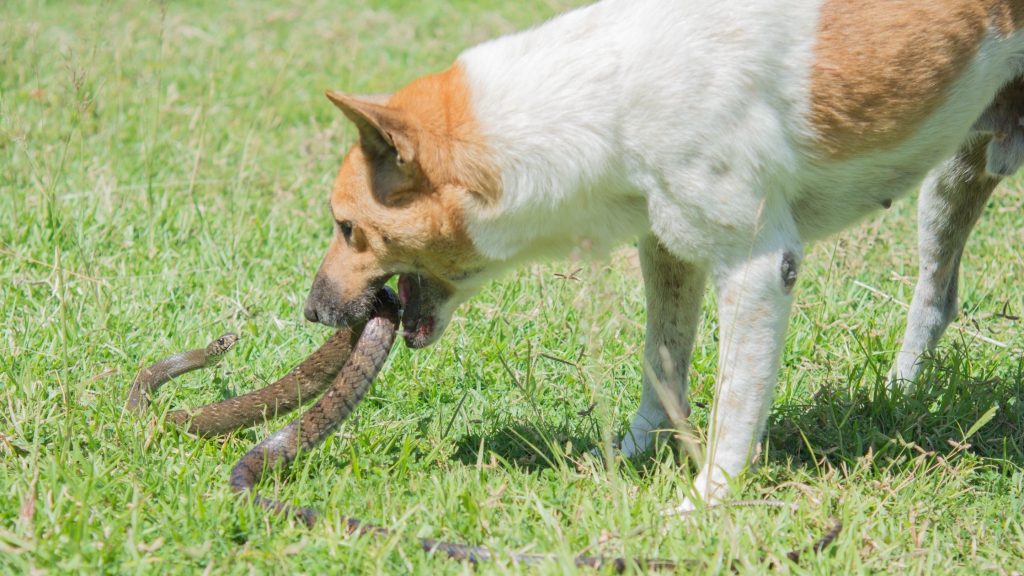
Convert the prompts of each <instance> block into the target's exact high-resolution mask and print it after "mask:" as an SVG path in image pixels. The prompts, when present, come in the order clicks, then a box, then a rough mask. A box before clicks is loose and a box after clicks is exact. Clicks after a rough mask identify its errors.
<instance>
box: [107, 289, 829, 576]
mask: <svg viewBox="0 0 1024 576" xmlns="http://www.w3.org/2000/svg"><path fill="white" fill-rule="evenodd" d="M399 321H400V312H399V304H398V300H397V298H396V297H395V295H394V293H393V292H392V291H391V290H390V289H386V288H385V289H384V290H382V291H381V292H380V293H379V294H378V296H377V302H376V306H375V309H374V313H373V314H372V315H371V316H370V318H369V319H368V320H367V321H366V323H365V324H364V325H362V326H353V327H349V328H342V329H340V330H338V331H337V332H336V333H335V334H334V335H333V336H331V337H330V338H329V339H328V340H327V342H325V343H324V344H323V345H322V346H321V347H320V348H319V349H317V351H316V352H314V353H313V354H311V355H310V356H309V357H308V358H307V359H306V360H304V361H303V362H302V363H301V364H299V365H298V366H297V367H295V368H294V369H293V370H292V371H291V372H289V373H288V374H286V375H285V376H284V377H282V378H281V379H280V380H278V381H276V382H274V383H273V384H270V385H269V386H267V387H265V388H262V389H259V390H256V391H254V392H250V393H248V394H245V395H242V396H237V397H235V398H230V399H228V400H224V401H221V402H216V403H213V404H209V405H206V406H202V407H200V408H195V409H191V410H175V411H173V412H169V413H168V416H167V417H168V419H170V420H171V421H172V422H174V423H175V424H176V425H178V426H180V427H183V428H184V427H186V425H187V430H188V431H189V432H191V433H194V434H198V435H201V436H216V435H221V434H226V433H228V432H230V431H233V430H237V429H239V428H245V427H248V426H252V425H253V424H256V423H258V422H262V421H264V420H266V419H269V418H273V417H275V416H280V415H283V414H286V413H288V412H289V411H291V410H294V409H295V408H297V407H298V406H300V405H301V404H302V403H303V402H304V401H306V400H310V399H312V398H314V397H316V396H317V395H318V394H320V393H321V392H323V396H321V397H320V399H319V400H318V401H317V402H316V403H315V404H313V405H312V406H311V407H310V408H309V409H308V410H306V412H304V413H303V414H302V415H301V416H300V417H298V418H296V419H295V420H293V421H292V422H291V423H289V424H288V425H287V426H285V427H284V428H282V429H281V430H279V431H277V432H275V433H274V434H272V435H270V436H269V437H267V438H266V439H265V440H263V441H262V442H260V443H259V444H258V445H256V447H255V448H253V449H252V450H250V451H249V452H247V453H246V454H245V456H243V457H242V459H241V460H239V461H238V463H237V464H236V465H235V467H234V468H233V469H232V470H231V479H230V485H231V488H232V489H233V490H234V491H235V492H239V493H250V494H251V495H252V500H253V502H254V503H256V504H258V505H259V506H262V507H263V508H266V509H268V510H271V511H274V512H278V513H283V514H286V515H290V516H294V517H296V518H299V519H301V520H302V521H303V522H305V523H306V524H307V525H309V526H312V525H313V524H314V523H315V522H316V520H317V516H318V514H317V512H316V511H315V510H313V509H311V508H305V507H301V506H291V505H288V504H284V503H282V502H278V501H276V500H272V499H270V498H266V497H263V496H260V495H259V494H258V493H256V491H255V487H256V485H257V484H258V483H259V481H260V480H261V479H262V478H263V476H264V475H265V474H266V473H267V472H268V471H270V470H272V469H277V468H283V467H286V466H288V465H289V464H291V462H292V461H294V460H295V457H296V455H297V454H298V452H299V451H300V450H308V449H310V448H313V447H314V446H316V445H317V444H319V443H320V442H321V441H322V440H323V439H324V438H325V437H326V436H327V435H328V434H329V433H331V432H332V431H333V430H334V429H335V428H337V427H338V425H339V424H341V422H342V421H344V420H345V418H346V417H348V415H349V414H350V413H351V412H352V410H354V409H355V407H356V404H358V403H359V401H360V400H362V398H363V396H364V395H365V394H366V392H367V391H368V390H369V388H370V384H371V383H372V382H373V379H374V378H375V377H376V376H377V373H378V372H379V371H380V369H381V367H382V366H383V365H384V362H385V360H387V357H388V354H389V353H390V351H391V347H392V344H393V343H394V340H395V333H396V331H397V329H398V324H399ZM237 341H238V336H236V335H235V334H230V333H229V334H225V335H223V336H221V337H220V338H218V339H216V340H214V341H213V342H211V343H210V344H209V345H208V346H207V347H206V348H198V349H195V350H190V351H187V352H182V353H180V354H175V355H173V356H170V357H168V358H166V359H164V360H161V361H159V362H156V363H155V364H152V365H150V366H148V367H146V368H144V369H142V370H141V371H140V372H139V375H138V376H137V377H136V378H135V381H134V382H133V384H132V387H131V390H130V391H129V393H128V401H127V403H126V408H127V409H128V410H130V411H132V412H136V413H139V412H142V411H143V410H145V408H146V407H147V406H148V403H149V402H148V398H149V395H150V394H152V393H153V392H155V391H156V390H157V389H158V388H159V387H160V386H161V385H163V384H164V383H166V382H168V381H169V380H171V379H173V378H175V377H177V376H180V375H182V374H185V373H186V372H190V371H192V370H196V369H199V368H205V367H209V366H212V365H214V364H216V363H217V362H218V361H219V360H220V358H221V357H222V356H223V355H224V353H226V352H227V351H228V350H230V349H231V347H232V346H234V344H235V343H236V342H237ZM325 389H326V392H324V390H325ZM343 520H344V522H345V523H346V525H347V527H348V530H349V531H350V532H353V533H361V534H370V535H375V536H386V535H389V534H390V533H391V532H390V531H389V530H388V529H387V528H384V527H382V526H376V525H373V524H367V523H364V522H362V521H361V520H359V519H357V518H354V517H344V518H343ZM840 529H841V524H839V523H836V524H835V526H834V527H833V528H832V530H830V531H829V532H828V533H827V534H826V535H825V536H824V537H822V538H820V539H819V540H818V541H816V542H815V543H814V544H812V545H811V546H809V547H808V548H807V549H810V550H813V551H814V552H817V551H820V550H821V549H823V548H824V547H825V546H827V545H828V544H829V543H830V542H832V540H834V539H835V537H836V535H838V533H839V530H840ZM418 542H419V545H420V547H421V548H422V549H423V550H425V551H427V552H431V553H432V552H439V553H442V554H444V555H445V556H447V557H448V558H451V559H454V560H462V561H468V562H472V563H477V562H480V561H487V560H494V559H500V558H505V559H508V560H511V561H512V562H517V563H518V562H522V563H532V562H538V561H543V560H550V559H552V558H553V556H551V555H543V554H522V553H515V552H509V553H505V554H500V553H496V552H494V551H492V550H490V549H487V548H484V547H480V546H469V545H465V544H455V543H450V542H443V541H440V540H434V539H432V538H419V539H418ZM805 550H806V549H805ZM801 552H802V550H794V551H792V552H790V553H789V554H788V557H789V558H790V559H791V560H793V561H796V560H797V559H798V558H799V556H800V554H801ZM574 561H575V563H576V565H577V566H586V567H594V568H601V567H609V568H611V569H612V570H614V571H615V572H623V571H625V570H626V569H627V568H629V567H634V568H639V569H641V570H672V569H675V568H676V563H675V562H672V561H670V560H662V559H657V558H650V559H648V558H633V559H627V558H621V557H618V558H613V557H604V556H587V555H582V554H581V555H578V556H576V557H575V559H574Z"/></svg>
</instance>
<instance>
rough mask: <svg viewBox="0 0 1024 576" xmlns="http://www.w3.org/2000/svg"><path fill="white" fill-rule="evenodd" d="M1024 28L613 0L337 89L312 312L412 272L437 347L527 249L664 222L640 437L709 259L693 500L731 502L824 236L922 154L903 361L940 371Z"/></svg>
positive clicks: (662, 411) (926, 9)
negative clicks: (710, 394)
mask: <svg viewBox="0 0 1024 576" xmlns="http://www.w3.org/2000/svg"><path fill="white" fill-rule="evenodd" d="M1022 28H1024V1H1004V0H929V1H928V2H924V1H921V2H913V1H899V2H893V1H889V0H863V1H861V2H848V1H846V0H770V1H769V0H749V1H737V2H728V3H722V2H699V1H696V0H693V1H671V0H604V1H602V2H598V3H596V4H593V5H590V6H587V7H583V8H579V9H576V10H574V11H571V12H568V13H566V14H563V15H561V16H558V17H556V18H554V19H552V20H550V21H549V22H547V23H545V24H543V25H540V26H538V27H536V28H533V29H531V30H528V31H525V32H521V33H518V34H513V35H510V36H505V37H501V38H498V39H495V40H492V41H489V42H486V43H483V44H480V45H478V46H475V47H472V48H470V49H468V50H466V51H465V52H463V53H462V54H461V55H460V56H459V57H458V59H457V60H456V62H455V63H454V64H453V65H452V66H451V67H450V68H448V69H447V70H444V71H442V72H440V73H437V74H432V75H428V76H425V77H422V78H420V79H418V80H415V81H413V82H412V83H410V84H408V85H407V86H405V87H404V88H401V89H400V90H398V91H396V92H395V93H393V94H390V95H381V96H371V97H359V96H353V95H349V94H344V93H341V92H334V91H328V92H327V97H328V98H329V99H330V101H331V102H333V103H334V105H336V106H337V107H338V108H340V109H341V111H342V112H343V113H344V114H345V116H347V117H348V119H349V120H351V122H352V123H354V124H355V127H356V129H357V130H358V133H359V141H358V143H357V144H356V145H355V146H353V147H352V148H351V150H350V151H349V152H348V154H347V156H346V157H345V158H344V161H343V162H342V165H341V168H340V170H339V172H338V175H337V178H336V179H335V181H334V185H333V190H332V193H331V197H330V211H331V215H332V217H333V219H334V221H335V223H336V232H335V234H334V236H333V238H332V240H331V243H330V246H329V248H328V250H327V254H326V256H325V257H324V260H323V263H322V264H321V266H320V268H319V270H318V272H317V274H316V277H315V279H314V281H313V284H312V288H311V290H310V292H309V296H308V299H307V302H306V307H305V315H306V318H307V319H309V320H310V321H313V322H321V323H323V324H327V325H329V326H342V325H347V324H349V323H352V322H356V321H358V320H360V319H362V318H364V317H365V316H366V315H367V314H368V313H369V311H370V308H371V304H372V301H373V297H374V296H373V295H374V293H375V292H376V291H377V290H378V289H379V288H380V287H381V286H382V285H383V284H384V283H385V282H386V281H388V280H389V279H390V278H393V277H394V276H396V275H397V276H398V292H399V297H400V299H401V301H402V304H403V318H402V321H403V326H404V339H405V342H406V344H407V345H408V346H409V347H411V348H420V347H423V346H427V345H429V344H431V343H433V342H435V341H436V340H437V339H438V337H439V336H440V335H441V333H442V332H443V331H444V329H445V327H446V326H447V324H448V322H449V320H450V318H451V316H452V314H453V312H454V310H455V309H456V308H457V307H458V306H459V304H461V303H462V302H465V301H466V300H467V299H468V298H470V297H471V296H472V295H473V294H474V293H475V292H476V291H477V290H478V289H479V288H480V287H481V286H482V285H483V284H485V283H487V282H489V281H491V280H494V279H496V278H498V277H500V276H501V275H502V274H503V273H504V272H506V271H508V270H510V269H513V268H515V267H517V266H519V265H521V264H523V263H525V262H528V261H531V260H536V259H539V258H552V257H559V256H564V255H566V254H567V253H569V252H570V250H572V249H573V248H574V247H577V246H581V245H585V246H587V247H588V250H589V252H591V253H596V254H601V253H605V252H607V251H609V250H610V249H612V248H614V247H616V246H617V245H619V244H622V243H624V242H627V241H630V240H633V239H639V240H638V243H639V253H640V260H641V269H642V275H643V279H644V285H645V290H646V299H647V320H646V342H645V348H644V353H643V362H644V364H645V371H644V372H645V374H646V376H645V377H644V379H643V390H642V393H641V398H640V406H639V409H638V410H637V412H636V415H635V417H634V418H633V419H632V422H631V424H630V427H629V431H628V432H627V433H626V434H625V435H624V437H623V438H622V441H621V445H620V450H621V452H622V453H623V454H624V455H625V456H631V455H634V454H637V453H640V452H642V451H644V450H646V449H648V448H649V447H650V445H651V443H652V439H653V436H654V433H655V431H656V430H657V429H658V428H659V427H661V426H663V425H664V424H665V423H666V422H667V421H668V416H669V414H668V412H667V410H666V406H667V405H670V404H671V403H676V404H677V405H679V406H682V407H683V410H684V411H685V412H686V413H687V414H688V404H687V403H686V388H687V376H686V373H687V370H686V369H685V367H686V366H688V364H689V360H690V355H691V349H692V347H693V341H694V335H695V330H696V326H697V323H698V315H699V314H700V306H701V301H702V296H703V293H704V291H705V287H706V285H707V284H709V283H710V284H711V285H712V286H713V288H714V290H715V291H716V293H717V302H718V310H717V312H718V315H719V326H720V328H719V359H718V376H717V385H716V397H715V403H714V406H713V413H712V416H711V418H710V424H709V428H710V429H709V433H708V446H707V449H706V450H705V456H704V462H703V463H702V467H701V470H700V472H699V474H698V476H697V477H696V479H695V483H694V492H693V496H692V497H691V498H688V499H687V500H685V501H684V502H682V503H681V504H680V505H679V509H680V510H688V509H691V508H692V507H693V506H695V505H697V504H698V503H699V502H701V501H703V502H705V503H714V502H718V501H720V500H722V499H723V498H725V497H726V496H727V484H728V481H729V480H730V478H733V477H735V476H737V475H738V474H740V473H742V472H743V471H744V469H745V468H746V466H747V465H748V463H749V462H750V460H751V457H752V453H753V450H754V447H755V446H756V444H757V442H758V441H759V440H760V438H761V435H762V434H763V430H764V426H765V421H766V418H767V414H768V411H769V407H770V404H771V400H772V395H773V388H774V386H775V382H776V379H777V373H778V371H779V367H780V366H779V363H780V356H781V353H782V347H783V343H784V341H785V333H786V327H787V322H788V317H789V313H790V308H791V304H792V300H793V289H794V286H795V284H796V281H797V279H798V277H799V274H800V272H799V271H800V264H801V259H802V255H803V247H804V245H805V244H807V243H808V242H812V241H814V240H817V239H821V238H824V237H826V236H828V235H830V234H833V233H835V232H837V231H839V230H842V229H844V228H847V227H849V226H851V225H852V224H854V223H856V222H858V221H859V220H861V219H862V218H864V217H866V216H868V215H870V214H872V213H873V212H876V211H878V210H881V209H883V208H887V207H889V206H890V205H891V203H892V202H893V201H894V200H896V199H897V198H899V197H900V196H903V195H905V194H906V193H907V192H908V191H909V190H910V189H911V188H912V187H913V186H915V185H916V184H918V183H920V182H921V181H922V179H923V181H924V184H923V187H922V191H921V195H920V214H919V219H920V224H919V244H920V278H919V281H918V283H917V287H916V290H915V293H914V297H913V302H912V306H911V310H910V313H909V317H908V322H907V329H906V334H905V336H904V341H903V346H902V349H901V350H900V351H899V353H898V355H897V357H896V362H895V367H894V368H893V371H892V373H891V374H892V382H893V383H894V385H904V383H909V382H913V381H914V379H915V378H916V377H917V376H918V375H919V373H920V370H921V366H922V357H923V356H925V355H926V354H927V352H928V351H930V350H931V349H932V348H933V347H934V346H935V344H936V341H937V340H938V339H939V337H940V336H941V335H942V333H943V331H944V330H945V328H946V327H947V325H948V324H949V323H950V321H951V320H952V318H953V316H954V315H955V314H956V310H957V304H956V299H957V277H958V274H959V272H958V270H959V263H960V258H961V254H962V252H963V248H964V243H965V242H966V240H967V237H968V235H969V233H970V231H971V228H972V227H973V225H974V223H975V221H976V220H977V219H978V217H979V215H980V214H981V212H982V209H983V207H984V205H985V203H986V200H987V199H988V197H989V194H990V193H991V192H992V190H993V189H994V188H995V187H996V185H997V184H998V183H999V181H1000V180H1001V179H1002V178H1003V177H1005V176H1007V175H1009V174H1012V173H1013V172H1014V171H1015V170H1017V168H1018V167H1019V166H1020V164H1021V163H1022V161H1024V128H1022V125H1021V122H1022V121H1021V118H1022V117H1024V66H1022V65H1024V32H1022ZM673 365H674V366H676V367H679V368H678V369H676V370H669V369H666V366H673Z"/></svg>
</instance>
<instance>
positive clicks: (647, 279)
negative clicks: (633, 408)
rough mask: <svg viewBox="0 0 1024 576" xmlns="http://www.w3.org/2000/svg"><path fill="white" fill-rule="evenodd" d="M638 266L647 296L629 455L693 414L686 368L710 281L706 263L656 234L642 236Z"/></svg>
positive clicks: (626, 447)
mask: <svg viewBox="0 0 1024 576" xmlns="http://www.w3.org/2000/svg"><path fill="white" fill-rule="evenodd" d="M640 268H641V270H642V272H643V276H644V289H645V290H646V295H647V337H646V340H645V341H644V376H643V382H644V385H643V392H642V393H641V396H640V408H639V409H638V410H637V412H636V416H634V417H633V422H632V423H631V424H630V426H629V432H628V433H627V434H626V435H625V437H623V438H622V454H623V455H625V456H627V457H629V456H633V455H635V454H638V453H640V452H643V451H645V450H647V449H648V448H650V446H651V443H652V442H653V440H654V434H655V432H656V431H657V429H658V428H659V427H661V426H662V425H664V424H669V423H670V422H671V421H672V420H673V419H675V418H685V417H686V416H688V415H689V413H690V407H689V404H688V403H687V401H686V382H687V371H688V368H689V366H690V354H691V352H692V351H693V339H694V336H695V335H696V332H697V323H698V321H699V320H700V305H701V301H702V300H703V297H704V285H705V283H706V281H707V271H706V270H705V268H704V267H701V266H698V265H695V264H690V263H688V262H683V261H682V260H680V259H678V258H676V257H675V256H673V255H672V254H670V253H669V252H668V250H666V249H665V248H664V247H662V245H661V244H660V243H659V241H658V239H657V238H656V237H654V236H653V235H650V236H647V237H646V238H644V239H643V240H641V241H640Z"/></svg>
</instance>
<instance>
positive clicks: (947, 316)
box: [890, 138, 999, 384]
mask: <svg viewBox="0 0 1024 576" xmlns="http://www.w3.org/2000/svg"><path fill="white" fill-rule="evenodd" d="M987 145H988V138H977V139H975V140H974V141H973V142H970V143H968V144H967V145H966V146H964V147H963V148H961V149H960V151H959V152H957V154H956V156H954V157H953V158H951V159H950V160H948V161H947V162H946V163H945V164H943V165H942V166H940V167H939V168H937V169H936V170H934V171H933V172H932V173H931V174H929V175H928V178H927V179H926V180H925V182H924V185H923V186H922V188H921V197H920V200H919V205H918V246H919V252H920V255H919V258H920V262H921V264H920V271H919V277H918V281H917V288H916V289H915V290H914V299H913V301H912V302H911V304H910V313H909V315H908V316H907V330H906V333H905V334H904V336H903V347H902V349H901V350H900V352H899V354H898V355H897V357H896V366H895V367H894V369H893V371H892V372H891V373H890V384H898V383H899V382H900V381H909V382H912V381H913V380H914V379H916V378H917V376H918V374H920V372H921V356H922V355H923V354H925V353H926V352H929V351H931V350H932V349H933V348H935V344H936V343H937V342H938V340H939V338H940V337H941V336H942V333H943V332H944V331H945V330H946V327H947V326H949V323H950V322H952V321H953V318H955V317H956V313H957V284H958V282H957V280H958V276H959V271H960V257H961V255H962V254H963V251H964V244H965V243H966V242H967V237H968V236H969V235H970V233H971V229H972V228H973V227H974V223H975V222H977V220H978V217H979V216H980V215H981V212H982V210H983V209H984V207H985V202H986V201H987V200H988V197H989V195H990V194H991V193H992V190H993V189H994V188H995V187H996V185H997V184H998V183H999V178H995V177H992V176H990V175H988V174H987V173H986V170H985V163H986V158H985V149H986V146H987Z"/></svg>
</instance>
